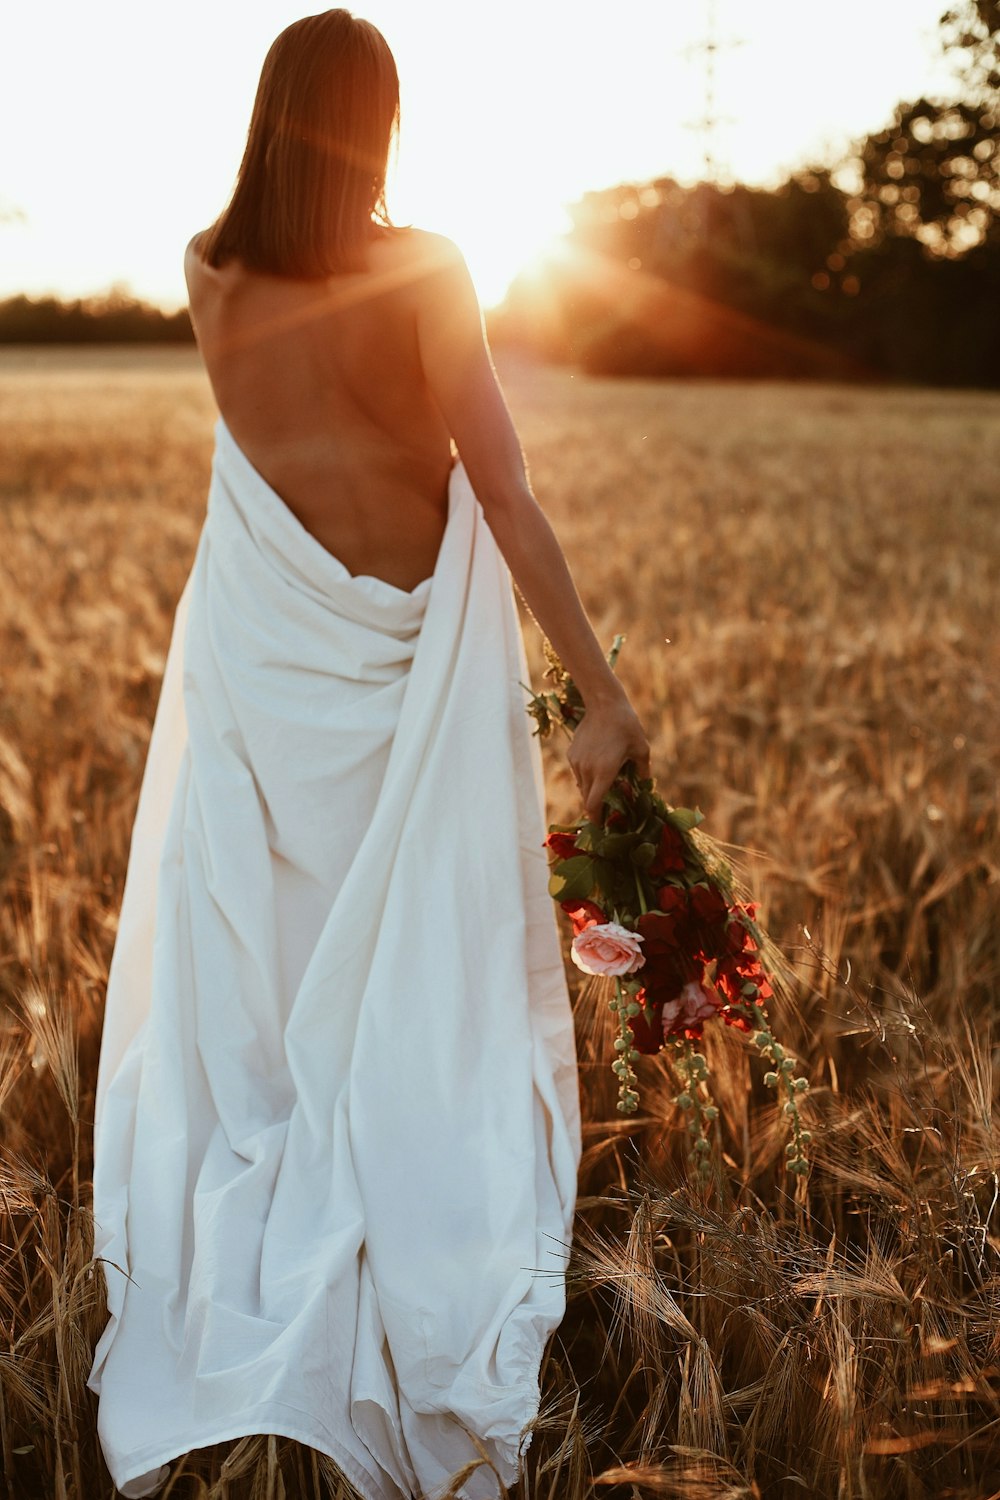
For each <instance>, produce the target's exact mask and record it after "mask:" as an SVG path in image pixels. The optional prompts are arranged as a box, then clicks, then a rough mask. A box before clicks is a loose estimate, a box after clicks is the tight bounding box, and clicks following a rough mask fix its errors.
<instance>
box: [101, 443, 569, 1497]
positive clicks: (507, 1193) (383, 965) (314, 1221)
mask: <svg viewBox="0 0 1000 1500" xmlns="http://www.w3.org/2000/svg"><path fill="white" fill-rule="evenodd" d="M526 681H527V673H526V668H525V662H524V648H523V643H522V640H521V633H520V628H519V624H518V620H517V614H516V610H515V608H514V602H513V595H512V590H511V583H510V577H509V574H508V572H507V569H506V567H505V565H504V563H503V559H502V555H501V554H500V553H499V551H498V549H497V546H496V543H495V541H494V539H493V536H492V533H491V532H490V530H489V527H488V526H487V524H486V522H485V520H484V518H483V513H482V508H481V506H480V504H479V502H478V500H477V499H476V497H475V495H474V493H473V491H472V488H471V486H470V484H469V481H468V478H467V476H466V474H465V471H464V469H463V467H462V465H461V464H460V463H458V462H456V464H455V465H454V467H453V469H452V474H451V479H450V485H449V513H448V521H447V526H446V529H445V534H444V539H443V541H442V544H441V549H440V553H439V555H438V559H437V562H436V565H435V569H434V573H433V575H432V576H431V577H430V578H428V579H425V580H424V581H423V582H422V583H420V584H418V585H417V587H416V588H415V589H413V590H412V591H409V592H407V591H404V590H402V589H399V588H396V587H395V586H393V585H391V584H388V583H386V582H384V581H382V580H380V579H376V578H372V577H368V576H357V577H355V576H352V575H351V574H350V573H349V572H348V571H347V569H346V568H345V567H344V566H343V564H342V563H341V562H339V561H338V560H337V559H336V558H335V557H333V556H332V555H331V554H330V553H329V552H327V551H326V550H325V549H324V548H323V546H322V545H321V544H320V543H319V542H318V541H317V540H316V539H315V538H314V537H313V536H312V535H311V534H310V533H309V532H308V531H307V530H306V529H305V527H303V526H302V525H301V523H300V522H299V521H298V520H297V519H296V517H295V516H294V515H293V514H292V512H291V511H290V510H289V509H288V507H287V506H286V505H285V504H284V502H283V501H282V500H281V499H280V497H279V496H278V495H277V494H276V493H275V491H274V490H272V489H271V487H270V486H269V485H268V484H267V483H266V482H265V480H264V479H263V478H262V476H261V475H260V474H259V473H258V472H257V471H256V470H255V469H254V468H253V466H252V464H251V463H250V462H249V460H248V459H247V457H246V455H245V454H244V453H243V452H242V450H241V449H240V448H239V447H238V445H237V444H236V442H235V440H234V439H233V437H232V435H231V433H230V432H229V430H228V428H227V427H226V426H225V423H224V422H223V421H222V420H221V419H220V420H219V422H218V424H217V427H216V449H215V457H214V461H213V469H212V481H211V487H210V490H209V500H208V511H207V515H206V519H205V524H204V527H203V530H202V534H201V537H200V539H199V544H198V549H197V553H196V556H195V560H194V564H193V567H192V570H191V574H190V576H189V578H188V580H187V583H186V584H185V587H184V591H183V594H182V596H181V599H180V602H179V604H178V608H177V614H176V618H175V622H174V631H173V636H172V640H171V645H170V651H169V656H168V659H167V666H166V672H165V675H164V680H163V686H162V690H161V696H160V701H159V706H158V708H157V713H156V720H155V724H154V728H153V735H152V740H151V743H150V748H149V754H148V759H147V763H146V770H145V774H144V778H143V784H142V790H141V794H140V799H139V806H138V811H137V814H136V821H135V826H134V829H133V835H132V846H131V852H130V856H129V867H128V874H127V879H126V885H125V893H124V899H123V903H122V908H121V915H120V922H119V930H118V936H117V941H116V945H115V951H114V956H113V960H112V964H111V971H110V976H109V982H108V993H107V1008H106V1015H105V1023H104V1032H103V1037H102V1044H101V1057H100V1069H99V1074H98V1084H97V1103H96V1117H95V1125H94V1154H95V1164H94V1214H95V1220H96V1229H95V1255H96V1256H99V1257H101V1258H102V1260H103V1269H104V1273H105V1276H106V1278H107V1287H108V1311H109V1321H108V1323H107V1325H106V1327H105V1329H104V1332H103V1334H102V1336H101V1338H100V1341H99V1343H98V1345H97V1348H96V1351H95V1354H94V1361H93V1367H92V1369H91V1372H90V1375H89V1377H88V1385H89V1386H90V1389H91V1390H93V1391H95V1392H97V1393H98V1394H99V1397H100V1400H99V1411H98V1431H99V1435H100V1439H101V1443H102V1446H103V1450H104V1454H105V1457H106V1459H107V1462H108V1466H109V1468H110V1470H111V1474H112V1477H113V1478H114V1480H115V1483H116V1484H117V1485H118V1486H119V1488H121V1489H122V1490H123V1491H124V1493H125V1494H126V1495H130V1496H139V1495H148V1494H154V1493H156V1490H157V1489H158V1488H159V1487H160V1486H161V1485H162V1483H163V1482H164V1481H165V1479H166V1477H167V1474H168V1472H169V1471H168V1468H167V1467H166V1465H167V1464H168V1461H169V1460H170V1459H171V1458H175V1457H177V1456H178V1455H179V1454H182V1453H186V1452H187V1451H189V1450H190V1449H193V1448H199V1447H204V1446H205V1445H207V1444H210V1443H214V1442H217V1441H220V1440H222V1439H226V1438H232V1437H237V1436H241V1435H244V1434H248V1433H275V1434H278V1435H280V1436H286V1437H290V1438H295V1439H298V1440H299V1441H301V1442H303V1443H306V1444H308V1445H309V1446H311V1447H314V1448H317V1449H319V1450H321V1451H322V1452H324V1453H326V1454H328V1455H329V1456H330V1457H331V1458H332V1459H333V1460H334V1461H335V1463H337V1464H338V1465H339V1466H340V1467H341V1469H342V1470H343V1472H344V1473H345V1474H346V1476H347V1477H348V1479H349V1480H350V1481H351V1482H352V1483H353V1484H354V1485H355V1487H356V1488H357V1489H358V1491H359V1492H360V1493H361V1494H362V1495H363V1496H365V1497H366V1500H405V1497H410V1496H424V1495H426V1496H428V1497H433V1496H435V1495H437V1494H438V1493H439V1492H440V1491H441V1490H442V1489H443V1488H444V1486H445V1482H446V1480H447V1479H448V1476H449V1475H450V1474H451V1473H452V1472H454V1470H455V1469H457V1468H458V1467H460V1466H461V1465H462V1464H464V1463H466V1462H468V1461H469V1460H473V1459H475V1458H476V1457H477V1456H478V1455H477V1449H476V1446H475V1443H474V1442H473V1441H472V1438H473V1436H474V1437H475V1438H476V1439H477V1440H478V1441H479V1442H480V1444H482V1445H484V1446H485V1448H486V1451H487V1453H488V1454H489V1457H490V1459H491V1461H492V1463H493V1465H495V1468H496V1471H497V1474H498V1475H499V1477H500V1479H501V1480H502V1482H503V1483H504V1484H510V1483H512V1482H513V1481H514V1479H515V1478H516V1474H517V1468H518V1447H519V1439H520V1438H521V1436H522V1429H523V1427H524V1425H525V1424H526V1423H527V1422H528V1421H529V1420H530V1419H531V1418H532V1417H533V1416H534V1415H535V1413H536V1412H537V1410H538V1399H539V1390H538V1373H539V1365H540V1361H541V1356H542V1352H543V1349H544V1346H545V1344H546V1342H547V1339H548V1337H549V1335H550V1334H551V1333H552V1331H553V1330H554V1329H555V1327H556V1326H557V1325H558V1323H559V1322H560V1320H561V1318H562V1316H563V1313H564V1311H565V1267H566V1260H567V1256H568V1251H569V1245H570V1238H571V1233H572V1222H573V1211H574V1206H575V1198H576V1172H577V1167H578V1165H579V1160H580V1114H579V1094H578V1076H577V1067H576V1056H575V1050H574V1041H573V1026H572V1015H571V1011H570V1004H569V998H568V994H567V991H566V986H565V979H564V974H563V968H562V962H561V957H560V951H559V943H558V936H557V931H556V925H555V917H554V912H553V909H552V903H551V901H550V899H549V896H548V894H547V890H546V861H545V853H544V850H543V848H542V838H543V837H544V813H543V795H542V790H543V789H542V777H541V763H540V756H539V751H538V746H537V742H536V741H534V740H533V739H532V737H531V734H530V724H529V721H528V718H527V716H526V714H525V702H526V694H525V692H524V689H523V688H522V687H521V686H520V683H521V682H526ZM522 1451H523V1445H522ZM461 1493H462V1495H463V1496H466V1497H468V1500H486V1497H493V1496H496V1495H497V1494H498V1493H499V1491H498V1484H497V1475H495V1474H491V1472H490V1469H489V1468H488V1467H486V1466H484V1467H481V1468H480V1469H478V1470H477V1471H476V1472H475V1474H474V1475H473V1476H472V1478H471V1479H469V1480H468V1481H467V1482H466V1484H465V1486H464V1488H463V1490H462V1492H461Z"/></svg>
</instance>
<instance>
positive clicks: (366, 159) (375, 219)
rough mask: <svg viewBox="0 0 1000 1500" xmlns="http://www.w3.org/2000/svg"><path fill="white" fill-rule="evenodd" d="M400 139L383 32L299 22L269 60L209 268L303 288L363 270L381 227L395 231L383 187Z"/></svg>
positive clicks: (330, 21)
mask: <svg viewBox="0 0 1000 1500" xmlns="http://www.w3.org/2000/svg"><path fill="white" fill-rule="evenodd" d="M398 129H399V78H398V75H397V73H396V64H395V61H394V59H393V56H392V53H391V52H390V50H389V47H388V44H387V43H386V40H385V38H384V37H383V35H382V33H381V32H380V31H379V30H378V29H377V28H376V27H375V26H373V25H372V24H371V22H370V21H362V20H360V19H359V18H358V17H356V16H352V15H351V12H350V11H348V10H327V11H323V13H322V14H321V15H318V16H304V17H303V18H302V19H301V20H299V21H293V22H292V24H291V25H290V26H286V28H285V30H284V31H283V32H281V34H280V35H279V36H278V37H276V38H275V40H274V41H273V42H272V44H271V47H270V50H269V51H268V54H267V56H266V58H265V59H264V66H263V68H262V69H261V74H260V82H259V84H258V85H257V97H256V99H255V100H254V106H253V114H252V115H251V118H250V129H249V131H248V133H247V144H246V150H245V151H244V153H243V161H242V162H241V164H240V170H239V173H238V175H237V178H236V186H235V187H234V189H233V194H232V197H231V199H230V201H229V204H228V206H227V207H226V208H225V209H224V210H223V212H222V213H221V214H220V216H219V218H218V219H216V221H215V223H214V224H213V225H212V227H211V228H210V229H209V230H208V231H207V233H206V236H205V240H204V243H203V245H202V247H201V255H202V258H203V259H204V260H206V261H207V262H208V264H209V265H210V266H221V265H223V264H224V263H225V262H226V261H228V260H230V259H231V258H232V257H233V256H236V257H237V258H238V259H239V260H240V261H242V262H243V264H244V265H246V266H248V267H249V268H250V269H252V270H256V271H271V272H274V273H276V274H277V275H283V276H296V277H319V276H326V275H329V274H330V273H331V272H335V271H357V270H363V269H364V268H365V250H366V248H367V246H368V243H369V241H370V238H371V234H372V225H373V224H381V225H383V226H386V227H389V228H391V227H392V225H391V221H390V219H389V215H388V212H387V210H386V204H385V177H386V170H387V166H388V159H389V148H390V145H391V144H392V141H393V138H394V136H395V135H396V132H397V131H398Z"/></svg>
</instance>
